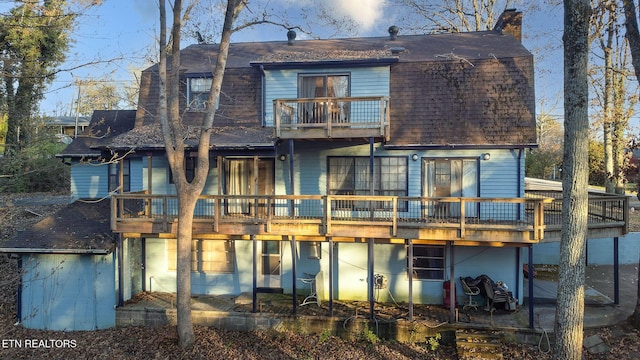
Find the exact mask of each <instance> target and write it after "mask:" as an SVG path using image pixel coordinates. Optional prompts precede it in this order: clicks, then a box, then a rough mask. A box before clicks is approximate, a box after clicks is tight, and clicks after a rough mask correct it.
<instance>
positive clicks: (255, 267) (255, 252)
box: [251, 235, 258, 313]
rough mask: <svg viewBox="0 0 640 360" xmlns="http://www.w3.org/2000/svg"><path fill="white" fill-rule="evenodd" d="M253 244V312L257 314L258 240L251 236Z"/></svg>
mask: <svg viewBox="0 0 640 360" xmlns="http://www.w3.org/2000/svg"><path fill="white" fill-rule="evenodd" d="M251 242H252V243H253V285H252V286H251V288H252V291H253V299H252V303H253V304H252V305H253V307H252V309H251V311H252V312H254V313H256V312H258V261H257V260H258V240H257V238H256V236H255V235H251Z"/></svg>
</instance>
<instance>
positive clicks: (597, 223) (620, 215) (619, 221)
mask: <svg viewBox="0 0 640 360" xmlns="http://www.w3.org/2000/svg"><path fill="white" fill-rule="evenodd" d="M526 197H527V198H529V199H536V198H538V199H539V198H547V199H549V198H551V199H553V200H552V201H550V202H547V203H545V204H544V222H545V224H546V227H547V231H559V230H561V229H562V204H563V199H562V192H559V191H527V192H526ZM628 203H629V200H628V198H627V197H626V196H624V195H607V194H601V193H590V194H589V205H588V210H587V216H588V224H589V228H591V229H594V228H607V227H620V228H622V233H625V234H626V233H627V232H628V227H629V206H628Z"/></svg>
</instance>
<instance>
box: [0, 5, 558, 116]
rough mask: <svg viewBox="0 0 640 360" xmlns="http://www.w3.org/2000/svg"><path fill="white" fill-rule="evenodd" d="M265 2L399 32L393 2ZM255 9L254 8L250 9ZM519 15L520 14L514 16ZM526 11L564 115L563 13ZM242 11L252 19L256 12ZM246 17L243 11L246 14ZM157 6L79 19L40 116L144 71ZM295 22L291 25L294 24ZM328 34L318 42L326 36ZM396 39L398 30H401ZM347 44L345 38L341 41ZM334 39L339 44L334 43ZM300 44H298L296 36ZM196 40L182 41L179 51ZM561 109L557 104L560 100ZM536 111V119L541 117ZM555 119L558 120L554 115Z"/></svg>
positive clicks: (539, 64) (378, 32)
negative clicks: (86, 86)
mask: <svg viewBox="0 0 640 360" xmlns="http://www.w3.org/2000/svg"><path fill="white" fill-rule="evenodd" d="M258 1H265V2H267V3H268V4H269V5H270V6H272V7H274V8H275V9H276V11H274V12H275V13H278V12H279V11H282V14H288V15H287V16H291V14H294V13H295V11H296V9H299V8H300V7H301V6H302V7H304V6H315V5H317V4H318V3H322V4H324V6H325V7H326V9H330V10H331V11H332V12H333V13H334V14H336V15H338V17H348V18H350V19H352V20H353V21H354V22H355V23H356V24H358V27H357V32H358V34H357V35H358V36H386V35H387V28H388V27H389V26H391V25H396V24H400V20H401V17H402V16H403V14H401V13H398V11H397V7H394V6H393V2H394V1H397V0H386V1H385V0H350V1H344V0H258ZM254 4H255V2H254ZM11 6H13V3H12V1H9V0H0V13H6V10H7V9H8V8H10V7H11ZM519 10H520V9H519ZM523 10H525V14H524V20H523V23H524V24H523V37H524V39H523V43H524V45H525V47H527V48H528V49H529V50H530V51H532V53H534V58H535V60H536V94H537V97H538V98H549V100H545V101H544V104H545V105H544V107H549V108H550V109H546V110H549V111H552V112H555V113H559V114H562V108H561V106H560V107H559V108H557V107H556V108H555V110H554V109H553V106H552V104H554V103H557V102H558V97H559V96H560V95H559V94H558V92H559V91H561V87H562V48H561V46H562V43H561V37H562V21H563V20H562V7H561V6H560V7H559V8H558V7H556V8H552V9H545V10H544V11H541V10H538V9H536V10H530V9H523ZM248 11H250V12H253V13H257V12H259V11H261V10H260V8H259V7H257V5H254V6H253V7H250V8H249V9H248ZM245 12H246V11H245ZM158 13H159V11H158V7H157V0H135V1H131V0H104V2H103V4H102V5H101V6H96V7H93V8H92V9H90V10H89V11H88V12H86V13H84V14H83V15H81V16H80V17H79V19H78V23H77V27H76V29H75V30H74V32H73V35H72V39H73V44H72V45H71V48H70V51H69V53H68V55H67V61H66V62H65V63H64V64H63V65H62V66H61V68H62V69H63V70H65V71H61V72H60V73H59V75H58V76H57V77H56V78H55V80H54V81H53V83H52V84H51V85H50V86H49V88H48V90H47V92H46V94H45V99H44V101H43V102H42V103H41V105H40V113H41V114H43V115H73V114H69V113H70V111H72V109H73V106H72V104H73V102H74V101H75V99H76V96H77V92H78V89H77V88H76V87H75V86H74V85H73V83H74V80H86V79H105V81H109V82H113V83H114V84H116V85H119V86H126V85H131V84H132V83H133V81H134V80H133V79H134V78H133V75H132V71H133V70H135V69H137V70H140V69H143V68H146V67H147V66H149V65H150V64H149V62H148V60H147V59H148V58H149V56H148V55H149V54H150V53H152V52H153V49H155V48H156V47H154V45H155V41H156V40H155V39H156V34H157V33H158V32H159V30H158V22H159V21H158V17H159V15H158ZM293 21H295V19H294V20H293ZM333 32H335V30H333ZM327 34H329V32H325V33H322V32H320V33H319V35H320V36H321V37H323V36H324V37H326V36H330V35H331V34H330V35H327ZM401 34H402V27H401ZM344 36H350V34H347V35H343V37H344ZM338 37H340V36H338ZM299 38H304V35H303V34H299ZM232 40H233V41H268V40H286V31H285V30H284V29H282V28H279V27H273V26H260V27H256V28H251V29H248V30H243V31H241V32H239V33H237V34H235V35H234V37H233V39H232ZM194 42H195V39H189V38H183V44H182V45H183V47H185V46H187V45H188V44H190V43H194ZM559 101H560V104H561V99H559ZM540 111H541V109H540V105H539V104H538V113H540ZM559 116H560V115H559Z"/></svg>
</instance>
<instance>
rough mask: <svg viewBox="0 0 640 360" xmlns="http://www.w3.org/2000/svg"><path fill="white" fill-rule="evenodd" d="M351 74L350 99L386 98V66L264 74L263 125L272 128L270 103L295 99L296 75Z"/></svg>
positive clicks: (387, 73)
mask: <svg viewBox="0 0 640 360" xmlns="http://www.w3.org/2000/svg"><path fill="white" fill-rule="evenodd" d="M336 73H340V74H343V73H349V74H351V96H352V97H357V96H389V66H377V67H358V68H329V69H314V70H313V71H309V70H304V71H303V70H300V69H286V70H283V69H279V70H267V71H265V83H266V91H265V125H266V126H273V125H274V121H273V100H274V99H295V98H297V97H298V74H336Z"/></svg>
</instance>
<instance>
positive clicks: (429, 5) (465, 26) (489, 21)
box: [402, 0, 520, 32]
mask: <svg viewBox="0 0 640 360" xmlns="http://www.w3.org/2000/svg"><path fill="white" fill-rule="evenodd" d="M516 3H520V1H518V0H445V1H442V2H437V1H436V2H434V1H429V0H402V4H403V5H404V6H405V7H407V8H408V10H409V11H410V14H413V15H414V16H417V17H418V18H420V19H421V21H419V22H416V23H415V24H414V25H411V24H409V23H407V24H405V25H407V26H409V27H411V28H412V30H420V31H426V32H468V31H483V30H490V29H492V28H493V26H494V25H495V23H496V20H497V19H498V16H500V14H501V13H502V11H503V10H504V9H507V8H510V7H513V5H514V4H516ZM424 20H426V21H424Z"/></svg>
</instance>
